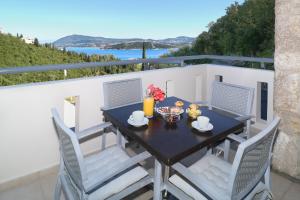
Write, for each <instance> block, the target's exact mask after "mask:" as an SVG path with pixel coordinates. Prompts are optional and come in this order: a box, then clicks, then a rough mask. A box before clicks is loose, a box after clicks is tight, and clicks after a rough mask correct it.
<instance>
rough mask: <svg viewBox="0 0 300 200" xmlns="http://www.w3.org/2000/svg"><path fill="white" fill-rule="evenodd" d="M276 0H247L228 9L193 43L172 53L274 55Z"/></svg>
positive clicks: (179, 54) (181, 54)
mask: <svg viewBox="0 0 300 200" xmlns="http://www.w3.org/2000/svg"><path fill="white" fill-rule="evenodd" d="M274 7H275V3H274V0H246V1H245V3H244V4H242V5H239V4H238V3H234V4H232V5H231V6H229V7H228V8H227V9H226V15H225V16H223V17H221V18H219V19H218V20H217V21H216V22H211V23H210V24H209V25H208V28H209V30H208V31H205V32H202V33H201V34H200V35H199V36H198V37H197V39H196V41H195V43H194V44H193V46H192V47H184V48H181V49H179V50H178V51H177V52H173V53H171V56H183V55H196V54H198V55H199V54H215V55H237V56H253V57H273V53H274V24H275V13H274Z"/></svg>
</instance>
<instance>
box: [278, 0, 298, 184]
mask: <svg viewBox="0 0 300 200" xmlns="http://www.w3.org/2000/svg"><path fill="white" fill-rule="evenodd" d="M275 15H276V22H275V95H274V105H275V113H276V115H278V116H280V118H281V120H282V121H281V124H280V131H279V135H278V138H277V140H276V143H275V146H274V157H273V168H274V169H275V170H278V171H280V172H283V173H286V174H288V175H290V176H292V177H294V178H297V179H300V0H276V6H275Z"/></svg>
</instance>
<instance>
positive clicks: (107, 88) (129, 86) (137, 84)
mask: <svg viewBox="0 0 300 200" xmlns="http://www.w3.org/2000/svg"><path fill="white" fill-rule="evenodd" d="M103 92H104V108H103V109H111V108H116V107H120V106H124V105H129V104H134V103H139V102H141V101H142V98H143V92H142V80H141V79H140V78H135V79H127V80H121V81H111V82H105V83H103Z"/></svg>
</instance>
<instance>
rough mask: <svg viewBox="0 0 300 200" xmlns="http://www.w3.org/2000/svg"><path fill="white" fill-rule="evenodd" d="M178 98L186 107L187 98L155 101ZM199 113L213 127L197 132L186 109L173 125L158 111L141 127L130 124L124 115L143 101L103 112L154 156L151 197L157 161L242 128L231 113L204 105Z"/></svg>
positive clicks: (181, 154)
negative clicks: (207, 119)
mask: <svg viewBox="0 0 300 200" xmlns="http://www.w3.org/2000/svg"><path fill="white" fill-rule="evenodd" d="M178 100H181V101H183V102H184V109H186V108H187V107H188V106H189V104H190V102H187V101H184V100H182V99H179V98H176V97H169V98H167V99H166V100H165V101H163V102H161V103H159V106H173V105H174V103H175V102H176V101H178ZM200 109H201V112H202V114H201V115H203V116H207V117H209V118H210V123H212V124H213V126H214V128H213V130H211V131H209V132H204V133H201V132H199V131H197V130H195V129H194V128H192V126H191V122H192V121H193V120H192V119H190V118H189V117H188V116H187V114H186V113H183V114H182V115H181V119H180V120H179V121H178V122H177V123H176V124H174V125H170V124H168V123H167V122H166V121H165V120H164V119H163V118H162V117H161V116H160V115H159V114H155V115H154V116H153V118H151V119H149V124H148V125H147V126H143V127H139V128H136V127H133V126H131V125H129V124H128V122H127V119H128V118H129V116H130V115H131V114H132V112H133V111H135V110H143V104H142V103H138V104H132V105H128V106H124V107H119V108H115V109H111V110H105V111H104V112H103V114H104V116H105V118H106V119H107V120H108V121H110V122H111V123H112V124H114V125H115V126H116V127H118V129H119V130H120V132H121V133H122V134H124V135H126V136H128V137H130V138H132V139H133V140H135V141H137V143H139V144H140V145H141V146H143V147H144V148H145V149H146V150H147V151H148V152H149V153H151V154H152V155H153V156H154V157H155V177H154V180H155V181H154V199H160V190H161V164H160V162H162V163H164V164H165V165H166V166H171V165H173V164H175V163H176V162H178V161H180V160H182V159H183V158H185V157H187V156H189V155H191V154H193V153H194V152H196V151H198V150H200V149H202V148H204V147H208V146H210V145H213V144H215V143H217V142H219V141H221V140H223V139H225V138H226V136H227V135H229V134H230V133H232V132H235V131H237V130H240V129H242V128H243V126H244V125H243V123H242V122H240V121H237V120H235V119H234V118H232V117H229V116H225V115H222V114H220V113H217V112H215V111H213V110H209V109H208V108H207V107H201V108H200Z"/></svg>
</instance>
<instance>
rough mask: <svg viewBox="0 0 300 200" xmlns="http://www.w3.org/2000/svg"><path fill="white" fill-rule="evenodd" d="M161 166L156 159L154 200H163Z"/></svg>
mask: <svg viewBox="0 0 300 200" xmlns="http://www.w3.org/2000/svg"><path fill="white" fill-rule="evenodd" d="M161 169H162V168H161V164H160V163H159V161H158V160H156V159H155V167H154V187H153V189H154V191H153V193H154V195H153V199H154V200H160V199H161V181H162V177H161Z"/></svg>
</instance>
